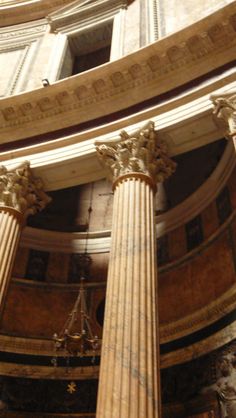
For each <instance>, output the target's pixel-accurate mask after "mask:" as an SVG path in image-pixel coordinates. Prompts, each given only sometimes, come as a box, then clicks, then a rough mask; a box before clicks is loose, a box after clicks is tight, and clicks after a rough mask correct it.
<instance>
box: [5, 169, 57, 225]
mask: <svg viewBox="0 0 236 418" xmlns="http://www.w3.org/2000/svg"><path fill="white" fill-rule="evenodd" d="M50 201H51V198H50V197H49V196H48V195H47V194H46V193H45V192H44V190H43V182H42V180H41V179H40V178H37V177H34V176H33V173H32V170H31V169H30V163H29V162H28V161H25V162H23V163H22V164H20V165H19V166H18V167H16V168H15V169H13V170H7V168H6V167H5V166H3V165H1V166H0V208H1V206H2V207H11V208H13V209H15V210H17V211H19V212H21V213H22V214H23V215H24V218H26V217H27V216H28V215H33V214H35V213H36V212H38V211H40V210H42V209H44V208H45V206H46V205H47V204H48V203H49V202H50Z"/></svg>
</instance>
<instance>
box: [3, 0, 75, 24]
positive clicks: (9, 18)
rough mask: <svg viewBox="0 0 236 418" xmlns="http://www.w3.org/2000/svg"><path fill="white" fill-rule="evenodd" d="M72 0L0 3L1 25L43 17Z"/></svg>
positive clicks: (14, 0)
mask: <svg viewBox="0 0 236 418" xmlns="http://www.w3.org/2000/svg"><path fill="white" fill-rule="evenodd" d="M69 3H71V0H21V2H20V4H19V1H18V0H12V1H8V2H4V3H3V4H1V5H0V27H1V28H2V27H4V26H10V25H16V24H19V23H23V22H29V21H30V20H36V19H41V18H43V17H45V16H47V14H48V13H50V12H52V11H53V10H56V9H57V8H58V7H62V6H65V5H67V4H69Z"/></svg>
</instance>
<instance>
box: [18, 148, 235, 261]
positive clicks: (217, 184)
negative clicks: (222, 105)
mask: <svg viewBox="0 0 236 418" xmlns="http://www.w3.org/2000/svg"><path fill="white" fill-rule="evenodd" d="M235 162H236V158H235V152H234V146H233V144H232V143H231V142H229V143H228V145H227V147H226V150H225V152H224V155H223V156H222V158H221V161H220V162H219V164H218V166H217V168H216V169H215V170H214V172H213V173H212V174H211V176H210V177H209V178H208V179H207V180H206V182H205V183H204V184H203V185H202V186H201V187H199V189H198V190H197V191H196V192H194V193H193V194H192V195H191V196H190V197H189V198H187V199H186V200H184V201H183V202H182V203H181V204H179V205H177V206H176V207H175V208H173V209H171V210H169V211H167V212H165V213H163V214H161V215H159V216H157V218H156V224H157V237H158V238H159V237H161V236H162V235H165V234H167V233H168V232H170V231H172V230H174V229H176V228H178V227H179V226H180V225H184V224H185V223H187V222H188V221H189V220H190V219H192V218H194V217H195V216H196V215H198V214H199V213H201V212H202V211H203V210H204V209H205V208H206V207H207V206H208V205H209V204H210V203H211V202H212V201H213V200H214V199H215V198H216V196H217V195H218V194H219V192H220V190H222V188H223V187H224V185H225V184H226V182H227V180H228V179H229V177H230V175H231V174H232V171H233V169H234V167H235ZM232 216H233V215H232ZM222 227H223V226H222ZM86 240H87V241H88V242H87V245H88V247H87V249H88V252H89V253H91V254H93V253H103V252H109V250H110V231H109V230H108V231H107V230H105V231H95V232H90V233H89V234H87V233H82V232H74V233H67V232H55V231H46V230H40V229H36V228H30V227H26V228H25V229H24V231H23V234H22V238H21V246H22V247H26V248H34V249H37V250H47V251H56V252H64V253H70V252H75V253H76V252H78V253H82V252H83V251H84V248H85V245H86Z"/></svg>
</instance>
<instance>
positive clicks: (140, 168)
mask: <svg viewBox="0 0 236 418" xmlns="http://www.w3.org/2000/svg"><path fill="white" fill-rule="evenodd" d="M120 137H121V140H120V141H119V142H118V143H115V144H114V145H111V144H109V145H106V144H101V145H98V146H97V147H96V149H97V152H98V156H99V158H100V160H102V162H103V164H104V165H105V167H106V168H107V169H108V170H109V172H110V174H111V175H112V177H113V180H116V179H117V178H118V177H120V176H122V175H126V174H129V173H142V174H145V175H148V176H150V177H151V178H152V179H153V180H154V182H156V183H161V182H163V181H164V180H165V179H167V178H168V177H169V176H170V175H171V174H172V173H173V172H174V171H175V169H176V163H175V162H174V161H172V160H171V159H170V158H169V157H168V154H167V146H166V144H165V143H164V142H163V141H160V140H159V138H158V135H157V132H156V131H155V129H154V123H153V122H149V123H148V124H147V125H146V127H144V128H143V129H140V130H139V131H137V132H136V133H134V134H133V135H129V134H128V133H127V132H126V131H122V132H121V133H120Z"/></svg>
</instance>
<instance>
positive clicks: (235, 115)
mask: <svg viewBox="0 0 236 418" xmlns="http://www.w3.org/2000/svg"><path fill="white" fill-rule="evenodd" d="M211 99H212V102H213V104H214V111H213V114H214V115H215V116H216V117H217V118H219V119H220V120H221V121H223V122H224V124H225V125H226V126H227V128H228V129H227V133H226V135H227V136H229V138H231V137H232V136H234V135H235V134H236V94H234V95H230V96H229V95H223V96H221V97H214V96H212V98H211Z"/></svg>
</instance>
